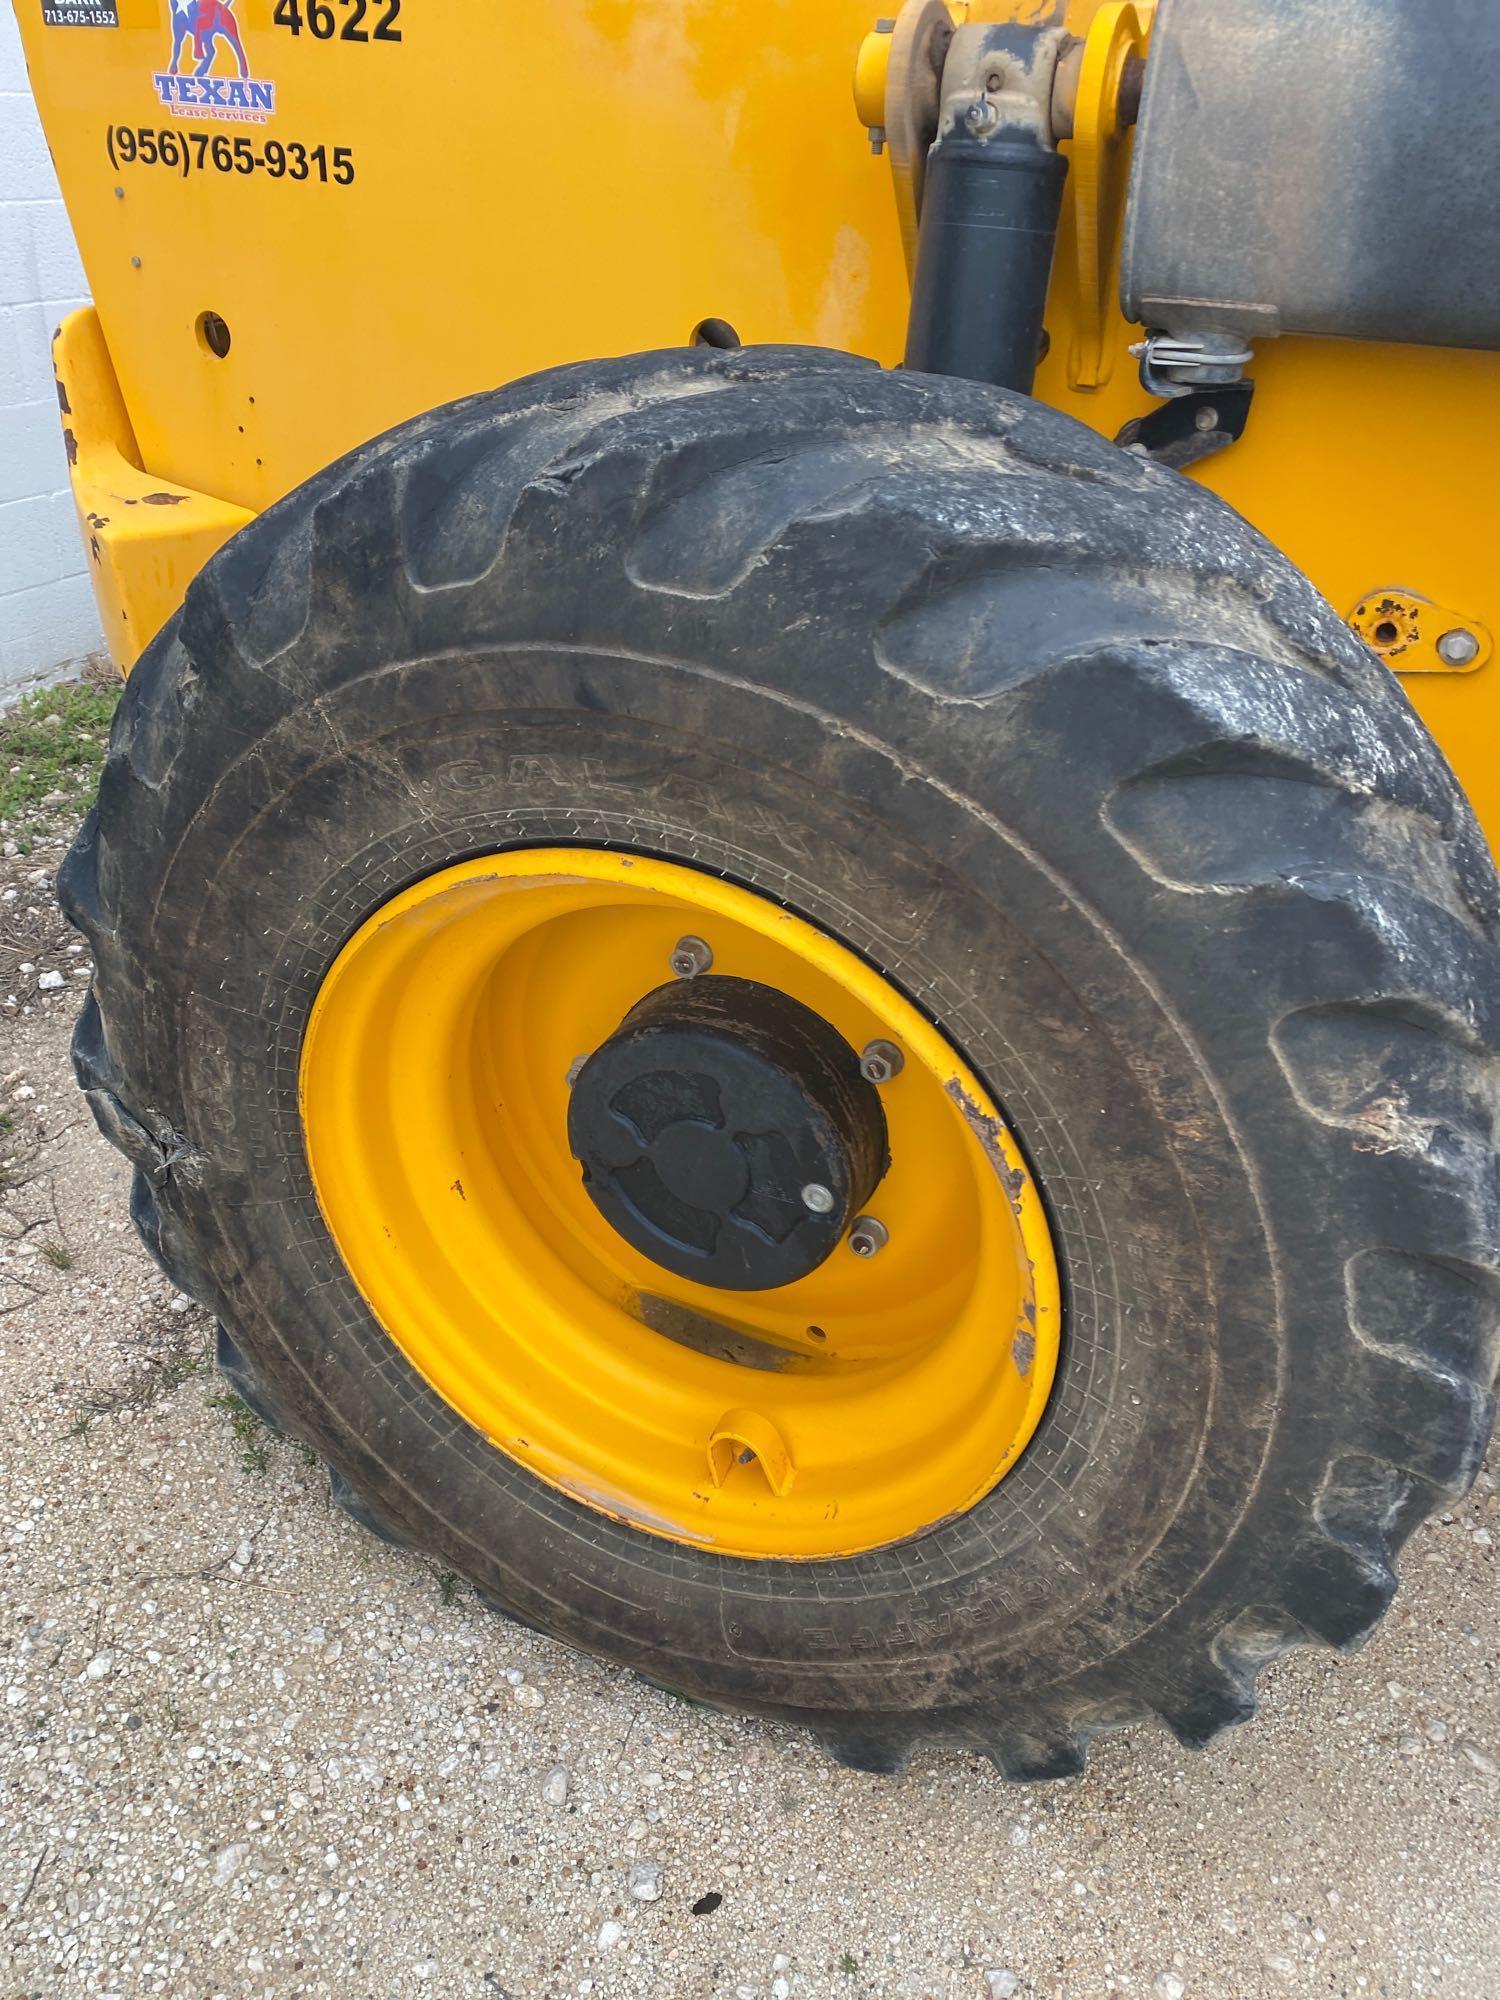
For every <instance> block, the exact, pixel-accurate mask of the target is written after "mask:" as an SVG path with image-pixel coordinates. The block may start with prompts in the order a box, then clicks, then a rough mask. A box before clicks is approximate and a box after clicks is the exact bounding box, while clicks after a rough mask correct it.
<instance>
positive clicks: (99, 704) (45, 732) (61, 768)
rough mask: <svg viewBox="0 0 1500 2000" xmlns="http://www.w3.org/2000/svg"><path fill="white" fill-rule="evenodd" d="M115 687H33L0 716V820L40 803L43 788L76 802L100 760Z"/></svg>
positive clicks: (77, 684)
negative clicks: (71, 796)
mask: <svg viewBox="0 0 1500 2000" xmlns="http://www.w3.org/2000/svg"><path fill="white" fill-rule="evenodd" d="M119 698H120V690H119V688H118V687H117V686H110V687H95V686H94V685H93V684H92V682H89V681H70V682H68V683H67V684H66V685H64V686H62V687H49V688H39V689H38V690H37V692H36V693H35V694H28V695H26V696H24V697H23V698H22V699H21V700H20V701H19V702H17V704H16V706H15V707H14V708H13V709H10V710H9V711H8V712H7V713H6V714H4V715H0V819H14V818H15V817H16V815H17V814H18V813H23V812H26V811H28V810H29V809H30V808H32V807H33V806H38V805H40V804H41V802H42V800H43V799H44V798H45V797H46V796H47V794H48V793H49V792H64V793H68V794H74V793H76V794H77V796H78V799H79V803H80V804H81V803H82V802H83V799H84V797H85V796H86V793H87V791H88V790H89V789H90V788H92V786H93V785H94V783H95V781H96V780H97V778H98V776H99V770H100V767H101V766H102V764H103V762H104V751H105V747H106V745H107V743H108V741H109V724H110V718H111V716H112V715H113V714H114V712H115V703H116V702H117V701H118V700H119Z"/></svg>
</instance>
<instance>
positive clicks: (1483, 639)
mask: <svg viewBox="0 0 1500 2000" xmlns="http://www.w3.org/2000/svg"><path fill="white" fill-rule="evenodd" d="M1349 623H1350V624H1351V625H1352V626H1353V627H1354V630H1355V631H1356V632H1357V633H1358V634H1359V636H1360V638H1361V639H1363V640H1364V642H1365V644H1366V645H1367V646H1369V647H1370V648H1371V650H1372V651H1374V652H1375V653H1377V654H1379V656H1380V658H1381V659H1382V660H1384V662H1385V664H1386V665H1387V666H1388V667H1391V668H1393V669H1394V670H1395V671H1396V672H1397V673H1398V674H1463V673H1473V672H1474V671H1475V669H1476V668H1479V667H1482V666H1484V665H1485V664H1486V663H1487V662H1488V660H1489V658H1490V655H1491V653H1492V652H1493V650H1494V647H1493V644H1492V641H1491V639H1490V635H1489V632H1488V631H1487V630H1486V628H1485V627H1484V626H1483V625H1481V624H1480V623H1479V621H1478V620H1477V619H1475V618H1471V617H1469V616H1468V615H1467V614H1466V613H1465V612H1463V611H1460V610H1457V609H1455V608H1454V607H1453V606H1451V605H1442V604H1437V603H1435V602H1434V601H1433V600H1432V599H1431V598H1430V597H1423V596H1422V595H1421V593H1420V592H1418V591H1415V590H1400V589H1394V588H1393V589H1382V590H1371V591H1367V592H1366V594H1365V595H1364V596H1363V597H1362V598H1361V599H1360V600H1359V602H1358V603H1357V604H1356V605H1355V607H1354V609H1353V610H1352V611H1351V612H1350V613H1349Z"/></svg>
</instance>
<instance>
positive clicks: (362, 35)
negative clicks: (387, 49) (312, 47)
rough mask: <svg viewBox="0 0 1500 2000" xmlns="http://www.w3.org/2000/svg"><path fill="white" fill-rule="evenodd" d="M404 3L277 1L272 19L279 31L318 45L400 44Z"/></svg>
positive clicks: (398, 0)
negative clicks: (308, 37)
mask: <svg viewBox="0 0 1500 2000" xmlns="http://www.w3.org/2000/svg"><path fill="white" fill-rule="evenodd" d="M400 18H401V0H338V5H337V8H335V7H334V6H333V5H332V0H305V4H304V0H276V12H275V13H274V14H273V15H272V16H271V19H272V20H273V21H274V22H275V24H276V26H277V27H278V28H286V29H288V30H289V31H290V32H291V33H292V34H294V35H300V34H301V33H302V31H303V29H304V28H305V29H306V30H307V32H308V34H310V35H311V36H312V38H313V40H314V41H315V42H332V41H340V42H399V41H400V39H401V30H400V29H399V28H398V27H397V26H396V23H397V22H398V21H399V20H400Z"/></svg>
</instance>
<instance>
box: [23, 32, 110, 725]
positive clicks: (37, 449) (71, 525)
mask: <svg viewBox="0 0 1500 2000" xmlns="http://www.w3.org/2000/svg"><path fill="white" fill-rule="evenodd" d="M86 297H87V288H86V286H85V283H84V276H83V268H82V266H81V265H80V263H79V261H78V252H77V250H76V248H75V247H74V243H73V232H72V230H71V229H70V228H69V226H68V216H67V211H66V210H65V209H64V207H63V204H62V197H61V195H60V194H59V193H58V188H57V178H56V176H55V175H54V173H53V171H52V161H51V159H50V157H49V156H48V153H47V146H46V142H45V141H44V139H43V138H42V128H41V125H40V123H39V122H38V119H37V113H36V105H35V104H34V103H33V101H32V96H31V86H30V84H29V82H28V81H27V76H26V65H25V62H24V61H23V59H22V55H21V35H20V30H19V29H18V28H17V26H16V18H15V14H14V11H13V10H12V7H11V4H10V0H0V703H3V702H5V701H7V700H9V699H11V698H12V697H13V696H14V694H15V692H16V691H17V690H18V689H20V688H24V687H26V686H29V685H31V684H32V683H35V682H38V681H47V680H56V679H58V678H60V677H61V676H62V675H64V674H66V673H67V672H68V670H69V669H70V668H72V667H75V666H76V665H77V663H78V662H79V661H80V660H82V659H83V658H84V657H85V656H86V655H87V654H89V653H92V652H96V651H98V650H99V649H100V648H101V647H102V646H103V643H104V642H103V638H102V635H101V633H100V630H99V617H98V613H97V612H96V611H95V609H94V593H93V590H92V589H91V587H90V584H89V579H88V575H87V572H86V569H85V566H84V555H83V546H82V543H81V542H80V540H79V536H78V528H77V522H76V519H75V516H74V513H73V503H72V500H71V499H70V497H69V494H68V463H67V458H66V456H65V454H64V452H63V443H62V427H61V425H60V424H59V422H58V414H57V394H56V390H55V388H54V386H53V381H52V359H51V342H52V329H53V328H54V327H55V326H56V325H57V322H58V320H59V319H61V317H62V315H63V314H64V313H65V312H69V311H71V310H72V308H73V307H74V306H77V305H82V304H83V303H84V302H85V299H86Z"/></svg>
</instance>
